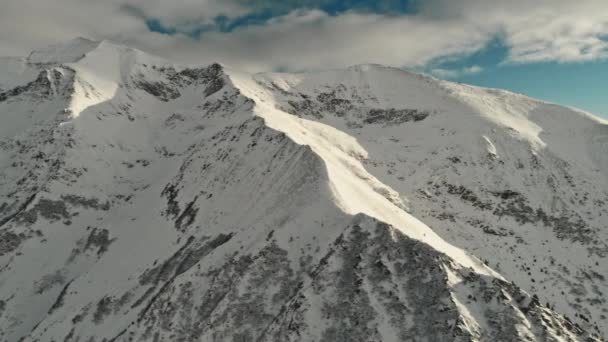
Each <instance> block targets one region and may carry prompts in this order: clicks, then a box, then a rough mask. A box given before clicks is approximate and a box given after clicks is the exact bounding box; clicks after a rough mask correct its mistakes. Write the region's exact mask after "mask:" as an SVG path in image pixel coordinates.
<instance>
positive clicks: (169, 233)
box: [0, 38, 608, 342]
mask: <svg viewBox="0 0 608 342" xmlns="http://www.w3.org/2000/svg"><path fill="white" fill-rule="evenodd" d="M607 257H608V122H607V121H605V120H602V119H599V118H597V117H594V116H593V115H591V114H588V113H584V112H581V111H578V110H575V109H570V108H565V107H560V106H557V105H554V104H549V103H545V102H542V101H538V100H535V99H531V98H528V97H526V96H523V95H519V94H513V93H509V92H506V91H502V90H495V89H483V88H477V87H472V86H467V85H461V84H454V83H450V82H446V81H440V80H437V79H434V78H431V77H427V76H423V75H418V74H413V73H409V72H405V71H402V70H399V69H393V68H388V67H383V66H379V65H360V66H353V67H350V68H347V69H343V70H333V71H323V72H310V73H297V74H287V73H264V74H256V75H251V74H247V73H243V72H240V71H238V70H233V69H231V68H229V67H225V66H222V65H220V64H213V65H208V66H187V65H176V64H174V63H171V62H169V61H165V60H163V59H161V58H158V57H154V56H151V55H149V54H146V53H144V52H141V51H138V50H135V49H132V48H129V47H125V46H119V45H116V44H114V43H111V42H108V41H103V42H93V41H88V40H86V39H81V38H79V39H75V40H73V41H70V42H68V43H66V44H61V45H56V46H51V47H48V48H45V49H41V50H37V51H34V52H32V53H31V54H30V55H29V57H26V58H0V340H1V341H19V340H23V341H97V342H101V341H108V342H109V341H155V342H156V341H595V340H597V341H602V340H604V339H605V338H606V336H608V304H607V300H608V297H607V296H608V279H606V278H607V277H608V262H606V258H607Z"/></svg>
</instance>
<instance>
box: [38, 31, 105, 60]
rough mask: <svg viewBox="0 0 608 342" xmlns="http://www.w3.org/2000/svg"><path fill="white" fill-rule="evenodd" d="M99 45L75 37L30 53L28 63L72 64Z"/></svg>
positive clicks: (98, 42)
mask: <svg viewBox="0 0 608 342" xmlns="http://www.w3.org/2000/svg"><path fill="white" fill-rule="evenodd" d="M100 43H101V42H100V41H94V40H90V39H87V38H82V37H77V38H74V39H72V40H70V41H68V42H66V43H59V44H53V45H49V46H47V47H45V48H41V49H37V50H34V51H32V52H31V53H30V55H29V56H28V62H29V63H32V64H61V63H73V62H76V61H78V60H80V59H82V58H83V57H84V56H85V55H86V54H87V53H88V52H90V51H91V50H94V49H95V48H96V47H98V46H99V44H100Z"/></svg>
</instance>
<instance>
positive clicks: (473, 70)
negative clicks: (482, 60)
mask: <svg viewBox="0 0 608 342" xmlns="http://www.w3.org/2000/svg"><path fill="white" fill-rule="evenodd" d="M482 71H483V68H482V67H480V66H479V65H473V66H470V67H465V68H461V69H441V68H435V69H431V70H430V73H431V74H433V75H434V76H437V77H439V78H445V79H451V78H458V77H461V76H466V75H475V74H479V73H480V72H482Z"/></svg>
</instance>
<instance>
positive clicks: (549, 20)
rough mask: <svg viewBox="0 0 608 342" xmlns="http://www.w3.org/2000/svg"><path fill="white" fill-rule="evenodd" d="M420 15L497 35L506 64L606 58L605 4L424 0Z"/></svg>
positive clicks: (595, 0)
mask: <svg viewBox="0 0 608 342" xmlns="http://www.w3.org/2000/svg"><path fill="white" fill-rule="evenodd" d="M421 9H422V12H423V13H424V14H425V15H427V16H433V17H439V18H440V19H442V20H448V19H449V20H457V21H463V22H468V23H472V24H474V25H476V26H477V27H478V29H479V30H482V31H485V32H490V33H495V34H499V35H500V36H501V37H502V38H503V39H504V41H505V44H506V45H507V47H508V48H509V56H508V60H507V61H506V62H510V63H529V62H543V61H557V62H584V61H590V60H596V59H604V58H608V41H606V37H608V2H606V0H578V1H572V0H534V1H528V0H510V1H487V0H457V1H454V0H426V1H424V2H421Z"/></svg>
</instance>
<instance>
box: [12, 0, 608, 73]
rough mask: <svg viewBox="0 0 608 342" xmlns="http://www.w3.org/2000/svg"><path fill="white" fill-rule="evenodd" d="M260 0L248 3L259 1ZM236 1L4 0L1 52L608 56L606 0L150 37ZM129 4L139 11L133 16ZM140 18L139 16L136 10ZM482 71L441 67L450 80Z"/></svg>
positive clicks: (430, 4)
mask: <svg viewBox="0 0 608 342" xmlns="http://www.w3.org/2000/svg"><path fill="white" fill-rule="evenodd" d="M251 2H252V1H249V3H251ZM239 3H241V4H242V3H245V2H243V1H240V2H237V0H174V1H169V0H146V1H144V0H104V1H93V0H55V1H52V2H51V1H39V0H4V1H3V4H1V5H0V55H15V54H26V53H27V52H28V51H29V50H31V49H33V48H35V47H40V46H45V45H48V44H52V43H57V42H61V41H66V40H68V39H71V38H73V37H74V36H85V37H88V38H92V39H112V40H115V41H118V42H122V43H126V44H129V45H133V46H135V47H138V48H140V49H142V50H146V51H149V52H152V53H156V54H159V55H161V56H165V57H168V58H173V59H177V60H180V61H186V62H190V63H209V62H213V61H221V62H223V63H225V64H229V65H233V66H235V67H238V68H243V69H247V70H249V71H261V70H269V69H275V68H289V69H295V70H301V69H319V68H333V67H341V66H347V65H352V64H359V63H380V64H387V65H392V66H408V67H422V66H425V65H427V64H428V63H429V62H431V61H433V60H436V59H437V58H445V57H450V56H458V55H466V54H469V53H472V52H475V51H478V50H480V49H482V48H483V47H484V46H485V45H486V44H487V43H488V42H489V41H490V40H492V39H493V38H494V37H496V36H497V35H498V36H500V37H502V38H503V40H504V42H505V44H506V45H507V46H508V50H509V56H508V59H507V61H506V62H508V63H528V62H538V61H560V62H576V61H588V60H595V59H601V58H608V42H607V41H606V40H603V39H602V37H606V36H608V4H607V3H606V2H605V0H578V1H576V2H573V1H566V0H535V1H524V0H511V1H509V2H506V1H500V2H499V1H493V0H424V1H422V0H420V1H419V3H420V10H421V13H420V14H419V15H416V16H413V15H410V16H400V17H397V16H382V15H374V14H362V13H346V14H343V15H340V16H329V15H327V14H325V13H323V12H320V11H296V12H292V13H290V14H288V15H285V16H283V17H280V18H275V19H272V20H270V21H269V22H268V23H267V24H266V25H260V26H249V27H242V28H239V29H237V30H235V31H233V32H230V33H220V32H208V33H205V34H204V35H203V36H202V37H201V38H200V40H195V39H192V38H190V37H187V36H185V35H180V34H177V35H174V36H167V35H161V34H158V33H154V32H149V30H148V28H147V26H146V24H145V22H144V20H143V19H142V18H143V17H153V18H157V19H158V20H160V21H161V22H162V23H163V24H164V25H166V26H172V27H178V28H179V29H181V30H184V31H188V30H189V29H191V28H193V27H195V26H196V25H201V24H205V23H210V21H211V19H212V18H214V17H215V16H217V15H226V16H229V17H236V16H239V15H242V14H244V13H246V12H247V11H248V9H247V8H245V7H244V6H243V5H239ZM125 6H131V8H137V9H138V10H137V11H133V10H132V11H126V10H125V8H126V7H125ZM134 12H138V13H134ZM467 72H468V73H471V72H476V71H475V70H443V71H442V70H436V73H435V74H436V75H439V74H441V73H443V74H444V75H445V76H443V77H450V76H449V74H450V73H451V74H454V73H467Z"/></svg>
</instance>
